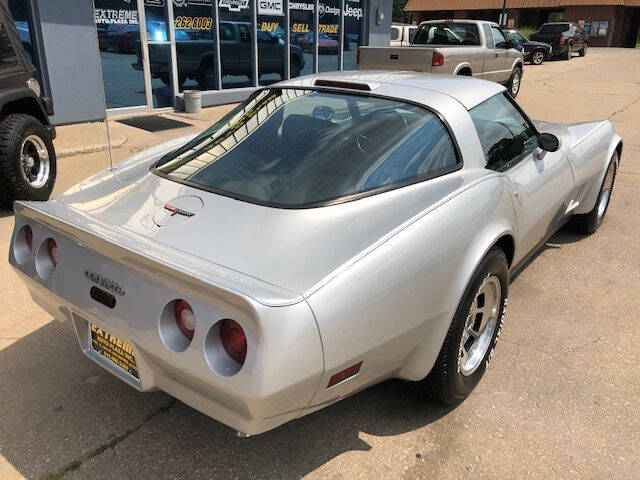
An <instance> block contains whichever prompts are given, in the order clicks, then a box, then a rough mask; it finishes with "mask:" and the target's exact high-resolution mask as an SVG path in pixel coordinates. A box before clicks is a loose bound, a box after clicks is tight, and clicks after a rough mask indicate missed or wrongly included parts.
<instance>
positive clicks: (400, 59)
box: [358, 20, 524, 97]
mask: <svg viewBox="0 0 640 480" xmlns="http://www.w3.org/2000/svg"><path fill="white" fill-rule="evenodd" d="M516 46H517V45H516V44H515V42H513V41H509V40H507V39H506V37H505V35H504V33H503V32H502V29H501V28H500V26H499V25H498V24H497V23H494V22H485V21H479V20H432V21H428V22H422V23H421V24H420V25H419V27H418V31H417V32H416V35H415V37H414V39H413V42H412V44H411V45H410V46H406V47H360V51H359V54H358V69H359V70H408V71H415V72H431V73H448V74H453V75H469V76H471V75H473V76H476V77H480V78H484V79H487V80H491V81H494V82H498V83H502V84H503V85H505V86H506V87H507V88H508V89H509V92H510V93H511V95H512V96H513V97H515V96H517V95H518V92H519V91H520V84H521V81H522V72H523V68H524V58H523V56H522V53H521V52H520V51H519V50H516V48H514V47H516Z"/></svg>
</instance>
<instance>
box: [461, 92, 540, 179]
mask: <svg viewBox="0 0 640 480" xmlns="http://www.w3.org/2000/svg"><path fill="white" fill-rule="evenodd" d="M506 95H508V94H507V93H504V94H499V95H496V96H494V97H491V98H490V99H489V100H486V101H484V102H482V103H481V104H480V105H478V106H477V107H474V108H472V109H471V110H470V111H469V114H470V115H471V119H472V120H473V123H474V125H475V127H476V130H477V132H478V137H479V138H480V144H481V145H482V150H483V152H484V155H485V157H486V159H487V168H488V169H490V170H505V169H507V168H510V167H512V166H513V165H515V164H516V163H517V162H519V161H520V160H522V159H523V158H524V157H526V156H527V155H529V154H530V153H531V152H532V151H533V150H535V148H536V146H537V140H538V139H537V135H536V132H535V130H534V129H533V127H532V126H531V124H530V123H529V122H528V121H527V119H526V118H524V117H523V116H522V114H521V113H520V111H519V110H518V109H517V108H516V107H515V106H514V105H513V103H511V101H510V100H508V99H507V97H506Z"/></svg>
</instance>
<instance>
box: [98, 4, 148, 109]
mask: <svg viewBox="0 0 640 480" xmlns="http://www.w3.org/2000/svg"><path fill="white" fill-rule="evenodd" d="M94 19H95V23H96V28H97V29H98V45H99V47H100V60H101V61H102V77H103V82H104V91H105V97H106V102H107V108H120V107H132V106H138V105H146V103H147V100H146V96H145V90H144V74H143V72H142V51H141V45H140V25H139V24H138V22H139V20H138V6H137V5H136V3H135V2H131V3H127V2H123V1H122V0H95V11H94Z"/></svg>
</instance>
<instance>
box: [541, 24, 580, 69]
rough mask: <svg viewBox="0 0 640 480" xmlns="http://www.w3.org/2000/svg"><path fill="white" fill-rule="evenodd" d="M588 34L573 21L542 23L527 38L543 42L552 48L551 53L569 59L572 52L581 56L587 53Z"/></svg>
mask: <svg viewBox="0 0 640 480" xmlns="http://www.w3.org/2000/svg"><path fill="white" fill-rule="evenodd" d="M588 39H589V36H588V35H587V34H586V33H584V32H583V31H582V29H581V28H580V27H579V26H578V25H577V24H575V23H573V22H552V23H544V24H543V25H542V26H541V27H540V30H538V31H537V32H533V33H532V34H531V35H529V40H531V41H534V42H545V43H548V44H550V45H551V47H552V48H553V55H554V56H556V55H558V56H560V57H562V58H564V59H565V60H570V59H571V55H572V54H573V52H578V53H579V54H580V56H581V57H584V56H585V55H586V54H587V41H588Z"/></svg>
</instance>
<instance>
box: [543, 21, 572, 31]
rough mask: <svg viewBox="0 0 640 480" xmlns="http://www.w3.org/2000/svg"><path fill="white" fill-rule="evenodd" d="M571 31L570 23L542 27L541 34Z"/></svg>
mask: <svg viewBox="0 0 640 480" xmlns="http://www.w3.org/2000/svg"><path fill="white" fill-rule="evenodd" d="M568 30H569V24H568V23H559V24H558V23H556V24H548V25H542V27H541V28H540V33H562V32H566V31H568Z"/></svg>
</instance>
